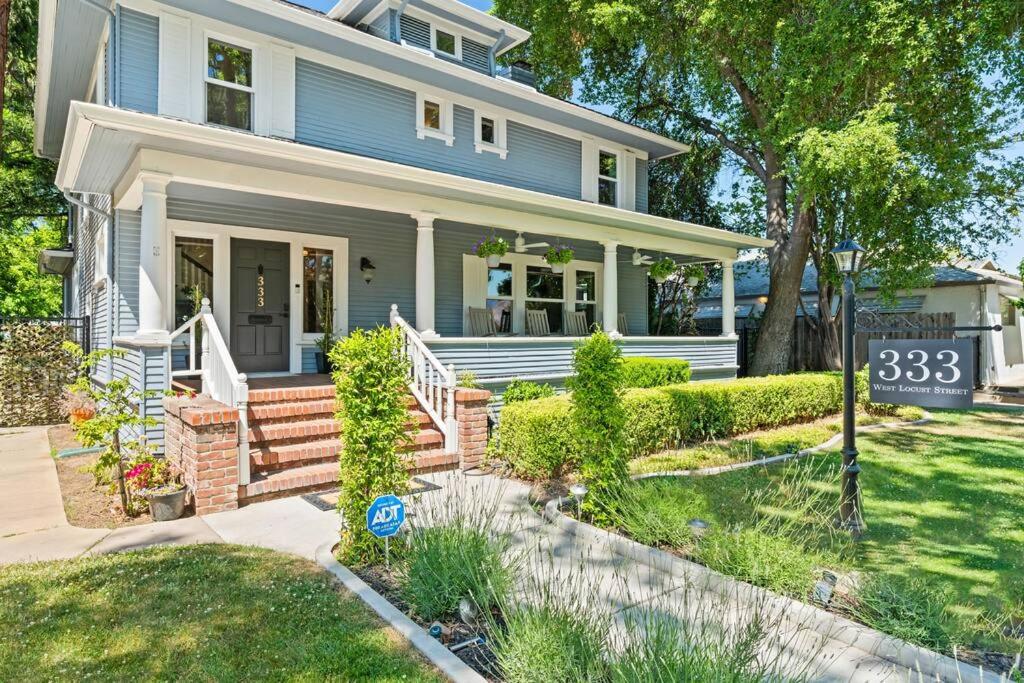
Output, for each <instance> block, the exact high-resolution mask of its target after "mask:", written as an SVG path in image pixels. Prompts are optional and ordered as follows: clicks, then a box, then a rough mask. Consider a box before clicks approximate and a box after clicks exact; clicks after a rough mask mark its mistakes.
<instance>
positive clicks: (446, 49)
mask: <svg viewBox="0 0 1024 683" xmlns="http://www.w3.org/2000/svg"><path fill="white" fill-rule="evenodd" d="M460 38H461V37H460V36H457V35H455V34H454V33H449V32H448V31H445V30H442V29H439V28H437V27H436V26H435V27H434V35H433V41H434V44H433V45H431V48H432V49H433V50H434V52H439V53H440V54H443V55H447V56H449V57H453V58H455V59H462V55H461V53H462V50H461V47H462V45H461V44H460V43H461V42H462V41H461V40H460Z"/></svg>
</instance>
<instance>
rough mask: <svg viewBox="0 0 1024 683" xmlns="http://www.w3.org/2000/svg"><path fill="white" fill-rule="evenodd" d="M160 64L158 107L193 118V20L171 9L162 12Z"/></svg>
mask: <svg viewBox="0 0 1024 683" xmlns="http://www.w3.org/2000/svg"><path fill="white" fill-rule="evenodd" d="M157 22H158V26H159V27H160V32H159V38H158V39H157V42H158V46H159V51H158V55H159V60H158V61H159V65H158V67H157V111H158V112H160V114H162V115H164V116H176V117H178V118H191V116H192V111H191V107H192V100H191V96H190V95H191V90H192V83H191V74H192V69H191V68H190V64H191V63H192V21H191V20H190V19H189V18H188V17H183V16H180V15H177V14H171V13H170V12H160V13H159V15H158V18H157Z"/></svg>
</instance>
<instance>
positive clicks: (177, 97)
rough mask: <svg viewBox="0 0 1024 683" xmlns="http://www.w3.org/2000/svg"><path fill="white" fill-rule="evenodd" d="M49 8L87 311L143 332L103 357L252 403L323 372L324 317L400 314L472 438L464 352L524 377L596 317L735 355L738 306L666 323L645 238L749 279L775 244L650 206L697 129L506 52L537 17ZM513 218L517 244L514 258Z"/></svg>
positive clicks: (421, 371)
mask: <svg viewBox="0 0 1024 683" xmlns="http://www.w3.org/2000/svg"><path fill="white" fill-rule="evenodd" d="M39 24H40V25H39V62H38V88H37V95H36V98H37V101H36V145H37V150H36V151H37V153H38V154H39V155H41V156H44V157H48V158H53V159H57V160H59V171H58V173H57V179H56V183H57V185H58V187H59V188H60V189H61V190H63V191H64V192H65V194H66V196H67V198H68V200H69V202H70V203H71V204H72V205H73V206H74V210H73V212H72V227H71V235H70V239H71V241H72V243H73V245H74V265H73V267H72V269H71V270H70V272H69V275H68V278H69V285H68V287H67V291H68V296H67V308H68V310H67V313H68V314H70V315H89V316H90V320H91V325H92V338H93V340H94V343H95V345H97V346H103V347H109V346H114V347H118V348H121V349H124V350H125V351H126V355H125V356H124V357H123V358H121V359H118V360H116V361H115V362H112V363H109V364H108V365H106V366H105V367H102V368H100V369H99V370H98V373H97V376H96V380H97V381H104V380H107V379H109V378H111V377H113V376H115V375H123V374H129V375H131V376H132V377H134V378H135V379H136V380H137V382H138V384H139V386H140V387H144V388H147V389H167V388H170V387H172V385H173V384H174V383H175V382H176V381H177V382H186V381H187V380H189V379H192V380H193V381H195V382H199V381H200V380H201V382H202V385H203V387H204V390H205V391H207V392H208V393H210V394H211V395H212V396H213V397H214V398H216V399H217V400H220V401H222V402H224V403H226V404H228V405H241V406H243V407H244V406H245V404H246V401H247V399H249V398H251V396H250V395H249V393H250V391H253V390H256V389H257V387H259V389H260V390H262V389H266V388H268V387H270V386H271V385H272V384H273V381H272V380H274V378H285V379H284V380H282V382H284V383H285V384H287V383H288V382H291V383H292V384H294V383H295V382H296V381H297V380H295V379H294V377H295V376H296V375H302V374H304V373H306V374H309V373H315V372H316V370H317V365H316V360H315V354H316V346H315V342H316V340H317V339H318V338H320V337H321V335H322V334H323V332H324V331H325V329H329V330H331V331H333V332H334V333H335V334H336V335H345V334H347V333H348V332H349V331H350V330H353V329H355V328H371V327H374V326H377V325H388V324H393V325H398V326H400V327H402V328H403V330H405V331H406V334H407V348H408V349H409V353H410V356H411V357H412V358H413V360H414V362H415V366H416V372H415V373H414V377H413V378H411V382H412V384H413V393H414V394H416V396H417V398H418V399H419V400H420V403H421V404H422V406H423V408H424V410H426V411H427V412H428V414H429V416H430V417H431V419H432V421H433V423H434V428H436V430H437V431H438V432H440V434H441V437H442V438H443V440H444V441H445V444H446V445H445V448H446V449H448V450H449V451H450V450H451V449H452V448H454V444H453V441H454V437H453V435H452V432H453V427H452V420H453V418H452V416H451V415H447V413H446V410H447V409H446V406H445V405H443V400H442V399H441V398H440V396H441V395H442V394H443V393H444V392H442V391H438V390H437V388H438V387H439V386H441V387H443V386H447V385H449V384H451V383H452V381H453V380H452V377H453V374H454V373H453V372H452V369H453V368H454V371H455V372H461V371H465V370H469V371H473V372H474V373H475V374H476V376H477V377H478V379H479V381H481V382H482V383H483V384H484V385H485V386H486V387H487V388H491V389H494V390H496V391H498V392H500V390H501V387H502V386H503V385H504V384H505V383H507V382H508V381H509V379H511V378H513V377H518V376H529V377H535V378H538V379H544V380H545V381H555V382H557V381H558V380H559V379H560V378H563V377H565V376H566V375H567V373H568V371H569V361H570V356H571V351H572V347H573V344H574V342H575V337H577V336H579V335H581V334H583V333H585V332H586V330H587V329H588V328H589V327H590V326H591V325H593V324H598V325H601V326H603V328H604V329H605V330H607V331H608V332H610V333H612V334H613V335H616V336H621V337H622V344H623V349H624V352H625V353H626V354H627V355H645V356H662V357H674V358H684V359H687V360H689V361H690V362H691V363H692V365H693V369H694V377H695V379H708V378H723V377H731V376H733V375H734V374H735V370H736V341H735V337H734V335H733V334H732V332H733V329H732V317H731V316H728V317H727V319H726V320H725V321H724V324H723V331H724V334H723V335H722V336H720V337H708V338H699V337H684V338H668V337H656V338H655V337H649V336H647V267H646V266H645V265H644V264H645V263H649V259H648V258H646V257H655V258H658V257H660V256H670V257H672V258H674V259H675V260H676V261H678V262H679V263H687V262H721V263H722V264H723V265H724V266H725V269H724V272H725V277H724V282H725V284H726V298H728V297H729V296H730V294H731V273H732V271H731V266H732V263H733V262H734V261H735V260H736V258H737V252H738V250H741V249H749V248H760V247H764V246H767V244H768V243H767V242H766V241H765V240H762V239H758V238H753V237H748V236H744V235H740V234H734V233H732V232H728V231H723V230H717V229H712V228H709V227H705V226H701V225H693V224H689V223H684V222H680V221H674V220H669V219H665V218H660V217H656V216H652V215H649V214H648V213H647V197H648V190H647V184H648V167H649V164H651V163H652V162H656V161H657V160H658V159H663V158H666V157H670V156H673V155H675V154H683V153H686V152H687V146H686V145H685V144H682V143H679V142H677V141H675V140H671V139H668V138H665V137H663V136H661V135H658V134H655V133H652V132H649V131H647V130H644V129H642V128H638V127H636V126H634V125H631V124H628V123H625V122H622V121H619V120H616V119H615V118H612V117H609V116H606V115H604V114H601V113H598V112H595V111H591V110H589V109H586V108H584V107H581V106H578V105H576V104H573V103H570V102H565V101H562V100H559V99H555V98H552V97H549V96H547V95H544V94H542V93H540V92H538V91H537V90H536V89H535V87H534V85H533V76H532V73H531V72H530V70H529V68H528V65H525V64H521V63H520V64H514V65H512V66H511V67H503V66H500V64H499V62H500V60H501V57H502V55H504V54H505V53H506V52H508V51H509V50H511V49H512V48H514V47H516V46H517V45H520V44H522V43H523V42H524V41H526V40H528V39H529V33H528V32H527V31H524V30H523V29H521V28H519V27H516V26H513V25H511V24H509V23H507V22H504V21H501V20H499V19H497V18H495V17H492V16H490V15H488V14H485V13H483V12H479V11H477V10H475V9H472V8H470V7H468V6H467V5H464V4H462V3H460V2H457V1H456V0H401V1H400V0H341V1H340V2H338V3H337V5H336V6H335V7H334V8H333V9H331V10H330V11H328V12H326V13H320V12H316V11H312V10H309V9H306V8H302V7H299V6H296V5H293V4H290V3H288V2H282V1H280V0H202V1H200V0H114V1H113V2H109V1H108V0H41V2H40V16H39ZM491 236H501V237H504V238H505V239H506V240H507V241H508V243H509V245H510V249H509V252H508V253H507V254H506V255H505V256H504V257H502V258H500V259H497V262H496V263H492V264H488V263H487V262H486V261H485V260H484V259H483V258H480V257H479V256H477V255H475V254H474V253H473V246H474V244H476V243H477V242H479V241H480V240H481V239H484V238H488V237H491ZM548 245H563V246H570V247H571V248H572V249H573V251H574V255H573V260H572V261H571V262H570V263H568V264H566V265H564V267H561V266H555V267H552V266H551V265H550V264H548V263H547V262H546V261H545V259H544V254H545V252H546V250H547V247H548ZM201 297H205V298H208V299H209V300H210V301H211V306H210V309H209V313H208V314H206V315H203V314H202V313H199V314H198V316H197V308H196V299H197V298H201ZM727 308H729V309H730V310H731V306H727ZM200 327H202V328H204V329H206V330H207V332H208V333H207V334H204V335H203V339H204V343H205V344H206V348H205V349H201V348H198V346H199V344H198V342H194V340H195V339H196V337H195V336H194V335H193V331H194V330H195V329H198V328H200ZM285 380H287V381H285ZM314 381H315V380H313V379H308V382H307V383H311V382H314ZM319 381H320V383H321V384H324V383H326V380H325V378H323V377H321V378H320V379H319ZM142 409H143V410H144V411H147V412H148V413H149V414H152V415H155V416H158V417H159V415H160V411H161V410H162V407H161V405H160V401H158V400H154V401H151V402H150V403H149V404H148V405H146V406H143V407H142ZM242 414H243V418H242V419H243V420H245V419H246V417H245V415H246V413H245V411H244V410H243V413H242ZM150 438H151V439H152V440H153V441H155V442H156V443H158V444H159V443H161V440H162V438H163V436H162V432H161V428H158V429H156V430H154V431H153V432H152V433H151V434H150Z"/></svg>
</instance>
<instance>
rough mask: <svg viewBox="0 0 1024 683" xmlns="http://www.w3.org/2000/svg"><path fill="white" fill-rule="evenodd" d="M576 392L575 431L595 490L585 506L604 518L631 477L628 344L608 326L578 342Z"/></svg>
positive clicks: (584, 472) (572, 383)
mask: <svg viewBox="0 0 1024 683" xmlns="http://www.w3.org/2000/svg"><path fill="white" fill-rule="evenodd" d="M572 367H573V375H572V377H570V378H569V380H568V382H567V385H568V387H569V389H570V390H571V391H572V394H571V397H570V403H571V406H572V410H571V416H572V426H573V431H574V432H575V433H576V437H577V439H578V441H579V448H580V450H579V452H580V453H581V455H582V458H581V459H580V477H581V479H582V480H583V482H584V483H585V484H586V485H587V487H588V488H589V489H590V493H589V495H587V497H586V498H585V499H584V503H583V506H584V508H585V509H586V510H587V512H588V513H590V514H591V515H592V516H594V517H595V518H598V519H601V518H604V517H605V516H606V515H607V514H608V511H609V508H608V506H609V504H610V502H611V501H612V500H613V499H614V498H615V497H616V496H617V495H618V494H619V492H620V491H621V489H622V487H623V486H624V485H625V482H626V481H627V480H628V476H627V470H626V458H625V452H624V449H623V441H622V432H623V427H624V426H625V423H626V413H625V411H624V410H623V408H622V349H620V348H619V347H618V346H617V345H616V344H615V342H614V341H612V339H611V337H609V336H608V335H607V334H605V333H604V332H603V331H599V332H595V333H594V334H593V335H591V336H590V338H589V339H587V340H586V341H584V342H582V343H581V344H579V345H578V346H577V347H576V350H575V352H574V353H573V357H572Z"/></svg>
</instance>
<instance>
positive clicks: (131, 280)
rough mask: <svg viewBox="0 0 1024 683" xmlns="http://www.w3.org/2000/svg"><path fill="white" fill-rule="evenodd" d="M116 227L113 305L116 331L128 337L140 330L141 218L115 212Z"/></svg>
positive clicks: (132, 213) (134, 213)
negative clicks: (115, 316)
mask: <svg viewBox="0 0 1024 683" xmlns="http://www.w3.org/2000/svg"><path fill="white" fill-rule="evenodd" d="M114 225H115V235H116V236H115V238H114V242H115V252H114V302H115V309H116V315H117V318H116V321H115V328H114V329H115V330H116V332H117V334H118V335H130V334H133V333H134V332H135V331H137V330H138V329H139V244H140V239H141V225H142V214H141V213H140V212H139V211H118V212H117V213H116V221H115V223H114Z"/></svg>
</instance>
